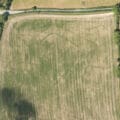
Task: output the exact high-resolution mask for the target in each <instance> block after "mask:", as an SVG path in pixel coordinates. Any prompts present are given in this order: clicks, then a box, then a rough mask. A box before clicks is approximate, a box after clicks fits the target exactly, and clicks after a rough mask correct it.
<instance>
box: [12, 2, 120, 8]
mask: <svg viewBox="0 0 120 120" xmlns="http://www.w3.org/2000/svg"><path fill="white" fill-rule="evenodd" d="M117 2H120V0H13V3H12V7H11V9H27V8H32V7H33V6H38V7H40V8H88V7H98V6H111V5H114V4H116V3H117Z"/></svg>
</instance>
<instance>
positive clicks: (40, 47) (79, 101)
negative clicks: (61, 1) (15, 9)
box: [0, 15, 120, 120]
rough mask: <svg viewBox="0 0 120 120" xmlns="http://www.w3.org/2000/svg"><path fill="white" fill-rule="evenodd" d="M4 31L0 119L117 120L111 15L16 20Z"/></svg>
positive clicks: (118, 108)
mask: <svg viewBox="0 0 120 120" xmlns="http://www.w3.org/2000/svg"><path fill="white" fill-rule="evenodd" d="M5 29H6V30H5V31H4V33H3V35H7V37H6V36H3V39H2V41H1V43H0V46H1V52H0V53H1V54H0V66H1V67H0V88H1V93H2V94H1V95H2V97H1V99H0V103H1V104H0V120H3V119H4V120H17V118H18V117H20V118H21V119H22V117H23V118H24V117H25V116H27V118H30V117H31V115H32V117H33V118H35V119H36V120H119V111H120V102H119V101H120V98H119V93H120V89H119V80H118V79H117V78H116V77H115V75H114V65H115V63H116V58H117V52H116V51H117V48H116V46H115V44H114V43H113V31H114V17H113V15H106V16H100V15H99V16H96V15H93V16H89V15H88V16H77V17H75V16H74V17H72V16H71V17H70V16H69V17H67V16H66V17H64V16H61V17H60V16H59V17H58V16H57V15H56V16H54V17H51V16H49V17H48V16H44V15H43V17H42V16H40V15H36V16H35V15H33V16H31V17H30V16H29V15H28V16H26V17H23V16H20V17H18V18H12V19H11V20H10V21H9V22H8V23H7V25H6V27H5ZM5 32H8V33H7V34H5ZM8 37H9V39H8ZM7 97H8V99H9V101H10V100H11V102H10V103H9V102H5V100H6V101H7ZM25 101H26V102H25ZM8 103H9V104H10V105H9V104H8ZM28 103H29V104H28ZM24 104H26V105H25V106H27V107H28V109H26V107H25V108H24V107H23V106H24ZM16 105H17V108H16V107H15V106H16ZM21 106H22V107H21ZM11 107H12V108H11ZM30 109H31V110H30ZM20 110H23V111H22V112H20ZM24 110H25V111H24ZM29 110H30V111H29ZM26 111H27V112H26ZM29 112H30V113H29ZM20 118H19V119H20ZM27 118H26V119H27ZM27 120H28V119H27Z"/></svg>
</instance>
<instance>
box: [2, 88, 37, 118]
mask: <svg viewBox="0 0 120 120" xmlns="http://www.w3.org/2000/svg"><path fill="white" fill-rule="evenodd" d="M16 91H17V90H16V89H14V88H3V89H2V90H1V98H2V103H3V105H4V106H5V108H6V109H7V111H8V113H9V117H10V119H12V120H13V119H15V120H29V119H30V120H36V110H35V107H34V105H33V104H32V103H31V102H29V101H28V100H26V99H24V97H23V95H22V94H21V93H20V92H18V91H17V92H16Z"/></svg>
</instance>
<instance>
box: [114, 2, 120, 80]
mask: <svg viewBox="0 0 120 120" xmlns="http://www.w3.org/2000/svg"><path fill="white" fill-rule="evenodd" d="M113 11H114V14H115V17H116V28H115V30H114V40H115V42H116V44H117V45H118V69H117V76H118V77H119V78H120V28H119V26H120V3H118V4H116V5H115V7H114V9H113Z"/></svg>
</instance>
